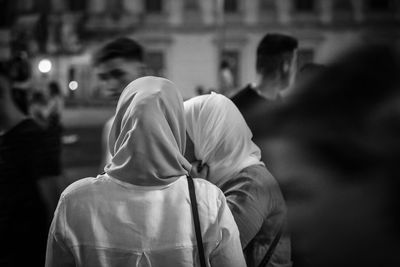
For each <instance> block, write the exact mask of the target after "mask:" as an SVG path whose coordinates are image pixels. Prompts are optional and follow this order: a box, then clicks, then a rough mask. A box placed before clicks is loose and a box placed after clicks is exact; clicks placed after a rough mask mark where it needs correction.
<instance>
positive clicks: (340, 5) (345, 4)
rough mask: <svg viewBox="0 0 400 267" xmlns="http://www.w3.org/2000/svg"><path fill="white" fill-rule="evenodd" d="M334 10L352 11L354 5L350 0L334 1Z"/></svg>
mask: <svg viewBox="0 0 400 267" xmlns="http://www.w3.org/2000/svg"><path fill="white" fill-rule="evenodd" d="M333 8H334V9H335V10H338V11H351V10H352V8H353V5H352V3H351V1H349V0H334V2H333Z"/></svg>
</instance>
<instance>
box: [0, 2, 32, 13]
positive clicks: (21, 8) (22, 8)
mask: <svg viewBox="0 0 400 267" xmlns="http://www.w3.org/2000/svg"><path fill="white" fill-rule="evenodd" d="M16 5H17V10H18V12H20V13H29V12H34V11H35V3H34V1H33V0H18V1H17V2H16ZM2 6H3V5H2Z"/></svg>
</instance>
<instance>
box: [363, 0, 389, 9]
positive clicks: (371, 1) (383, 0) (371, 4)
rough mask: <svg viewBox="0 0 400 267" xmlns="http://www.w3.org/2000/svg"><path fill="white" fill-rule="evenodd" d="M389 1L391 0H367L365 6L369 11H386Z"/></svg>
mask: <svg viewBox="0 0 400 267" xmlns="http://www.w3.org/2000/svg"><path fill="white" fill-rule="evenodd" d="M391 2H392V1H391V0H368V3H367V7H368V9H369V10H371V11H388V10H389V9H390V7H391Z"/></svg>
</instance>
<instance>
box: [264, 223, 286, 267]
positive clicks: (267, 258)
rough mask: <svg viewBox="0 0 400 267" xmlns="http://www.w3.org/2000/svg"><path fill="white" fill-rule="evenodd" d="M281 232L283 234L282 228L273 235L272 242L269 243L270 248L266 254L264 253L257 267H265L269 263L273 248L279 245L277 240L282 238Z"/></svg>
mask: <svg viewBox="0 0 400 267" xmlns="http://www.w3.org/2000/svg"><path fill="white" fill-rule="evenodd" d="M282 232H283V227H281V228H280V229H279V231H278V233H277V234H276V235H275V238H274V240H273V241H272V243H271V246H269V248H268V250H267V253H265V256H264V258H263V259H262V261H261V262H260V264H259V265H258V267H264V266H267V264H268V263H269V261H270V260H271V257H272V254H274V251H275V248H276V246H277V245H278V243H279V240H280V239H281V236H282Z"/></svg>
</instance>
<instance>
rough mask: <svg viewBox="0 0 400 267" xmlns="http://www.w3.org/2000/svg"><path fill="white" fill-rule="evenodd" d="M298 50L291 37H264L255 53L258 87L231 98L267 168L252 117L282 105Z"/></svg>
mask: <svg viewBox="0 0 400 267" xmlns="http://www.w3.org/2000/svg"><path fill="white" fill-rule="evenodd" d="M297 47H298V41H297V40H296V39H295V38H293V37H291V36H287V35H283V34H278V33H273V34H267V35H265V36H264V38H263V39H262V40H261V41H260V43H259V45H258V48H257V54H256V56H257V58H256V70H257V75H258V77H259V78H258V79H259V81H258V84H256V85H252V84H249V85H248V86H246V87H245V88H244V89H242V90H241V91H239V92H238V93H237V94H236V95H234V96H233V97H231V100H232V101H233V103H235V104H236V106H237V107H238V109H239V110H240V112H241V113H242V115H243V117H244V119H245V120H246V123H247V125H248V126H249V128H250V130H251V131H252V132H253V141H254V143H256V145H257V146H259V147H260V148H261V154H262V156H261V159H262V160H263V161H264V162H265V163H266V165H267V167H269V166H268V165H269V162H268V158H266V157H265V151H264V150H265V149H264V148H263V147H261V146H260V143H259V139H260V136H258V135H257V134H256V133H254V128H255V127H256V126H257V124H259V123H260V122H258V121H253V120H251V118H252V117H253V116H254V114H257V113H259V112H266V110H270V109H273V108H274V107H275V106H276V105H278V104H280V103H281V102H282V95H281V92H282V91H283V90H285V89H287V88H289V87H291V86H292V85H293V83H294V80H295V77H296V72H297ZM272 174H274V173H272Z"/></svg>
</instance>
